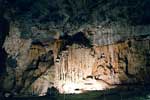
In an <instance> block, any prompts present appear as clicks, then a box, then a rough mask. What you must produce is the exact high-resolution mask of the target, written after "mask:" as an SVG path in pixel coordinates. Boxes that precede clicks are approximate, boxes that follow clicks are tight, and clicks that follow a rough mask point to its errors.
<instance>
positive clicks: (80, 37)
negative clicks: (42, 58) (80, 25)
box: [60, 32, 92, 49]
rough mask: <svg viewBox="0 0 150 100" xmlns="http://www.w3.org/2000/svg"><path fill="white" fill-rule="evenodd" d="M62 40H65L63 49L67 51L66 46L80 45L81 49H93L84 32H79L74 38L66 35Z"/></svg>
mask: <svg viewBox="0 0 150 100" xmlns="http://www.w3.org/2000/svg"><path fill="white" fill-rule="evenodd" d="M60 39H62V40H64V46H62V47H63V48H62V49H66V46H71V45H73V44H78V45H80V46H81V47H92V44H91V41H90V40H89V39H88V38H87V37H86V36H85V34H84V33H83V32H78V33H76V34H74V35H72V36H70V35H68V34H67V33H65V34H64V35H63V36H61V37H60Z"/></svg>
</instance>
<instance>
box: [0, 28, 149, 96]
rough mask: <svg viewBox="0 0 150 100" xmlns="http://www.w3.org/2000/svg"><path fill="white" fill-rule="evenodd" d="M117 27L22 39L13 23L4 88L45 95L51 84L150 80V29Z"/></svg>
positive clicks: (62, 87)
mask: <svg viewBox="0 0 150 100" xmlns="http://www.w3.org/2000/svg"><path fill="white" fill-rule="evenodd" d="M115 29H116V28H113V27H112V28H101V27H95V28H93V27H90V28H89V27H88V28H82V29H79V30H80V31H79V32H80V35H76V34H77V33H75V34H72V35H70V36H68V37H67V38H66V37H65V36H63V37H62V38H59V36H58V33H57V32H56V33H57V34H55V35H53V36H49V35H48V37H47V38H45V37H46V36H44V38H42V37H41V38H39V36H36V35H35V36H34V37H33V38H30V39H22V38H20V31H19V28H17V27H16V26H13V25H12V26H11V30H10V33H9V36H8V37H7V39H6V40H5V43H4V48H5V50H6V52H7V53H8V60H7V62H6V64H7V75H4V79H3V89H4V90H5V91H11V92H13V93H15V92H16V93H18V94H24V95H31V94H34V95H40V96H42V95H45V94H46V93H47V90H48V88H51V87H55V88H57V89H58V90H59V92H60V93H82V92H85V91H91V90H104V89H108V88H113V87H115V86H117V84H129V83H130V84H134V83H139V84H141V83H148V82H149V80H150V76H149V74H148V73H149V72H150V63H149V60H150V36H149V33H148V32H149V31H148V30H149V28H148V27H147V28H145V29H143V30H140V31H139V28H138V27H136V28H135V27H134V28H133V29H134V30H132V32H131V33H132V34H131V33H130V31H129V30H123V29H122V30H117V31H115ZM125 29H126V28H125ZM129 29H130V28H129ZM124 31H125V32H129V33H127V34H124V33H125V32H124ZM120 32H123V33H120ZM118 33H120V34H118ZM43 34H44V35H47V34H46V33H43ZM43 34H40V35H43ZM49 34H50V33H49ZM78 36H80V37H78ZM56 37H57V38H56ZM76 37H78V38H76ZM84 39H85V40H84ZM70 40H71V41H70ZM88 40H89V43H91V45H90V46H88V45H86V43H87V42H88ZM12 62H13V64H12ZM14 63H16V64H14ZM6 83H9V84H6Z"/></svg>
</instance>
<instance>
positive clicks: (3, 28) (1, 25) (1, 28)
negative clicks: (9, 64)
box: [0, 17, 9, 75]
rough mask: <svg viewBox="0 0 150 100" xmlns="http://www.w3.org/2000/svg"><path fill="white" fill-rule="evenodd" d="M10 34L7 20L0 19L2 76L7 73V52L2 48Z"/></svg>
mask: <svg viewBox="0 0 150 100" xmlns="http://www.w3.org/2000/svg"><path fill="white" fill-rule="evenodd" d="M8 33H9V22H8V21H7V20H6V19H5V18H3V17H0V75H1V74H3V73H4V72H5V71H6V65H5V62H6V58H7V54H6V52H5V50H4V49H3V48H2V46H3V43H4V41H5V38H6V36H7V35H8Z"/></svg>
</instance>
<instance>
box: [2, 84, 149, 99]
mask: <svg viewBox="0 0 150 100" xmlns="http://www.w3.org/2000/svg"><path fill="white" fill-rule="evenodd" d="M0 100H1V99H0ZM4 100H150V85H147V86H129V87H122V86H121V87H118V88H114V89H109V90H104V91H91V92H86V93H82V94H56V95H53V96H41V97H36V96H34V97H13V98H6V99H4Z"/></svg>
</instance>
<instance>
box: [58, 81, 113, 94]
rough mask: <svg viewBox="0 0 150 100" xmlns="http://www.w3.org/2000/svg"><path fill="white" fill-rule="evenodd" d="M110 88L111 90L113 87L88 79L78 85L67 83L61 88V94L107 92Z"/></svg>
mask: <svg viewBox="0 0 150 100" xmlns="http://www.w3.org/2000/svg"><path fill="white" fill-rule="evenodd" d="M108 88H111V86H109V85H108V84H107V83H105V82H103V81H101V80H95V79H86V80H82V81H79V82H77V83H73V82H65V84H63V85H62V87H61V91H60V93H65V94H73V93H75V94H79V93H83V92H86V91H94V90H105V89H108Z"/></svg>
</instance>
